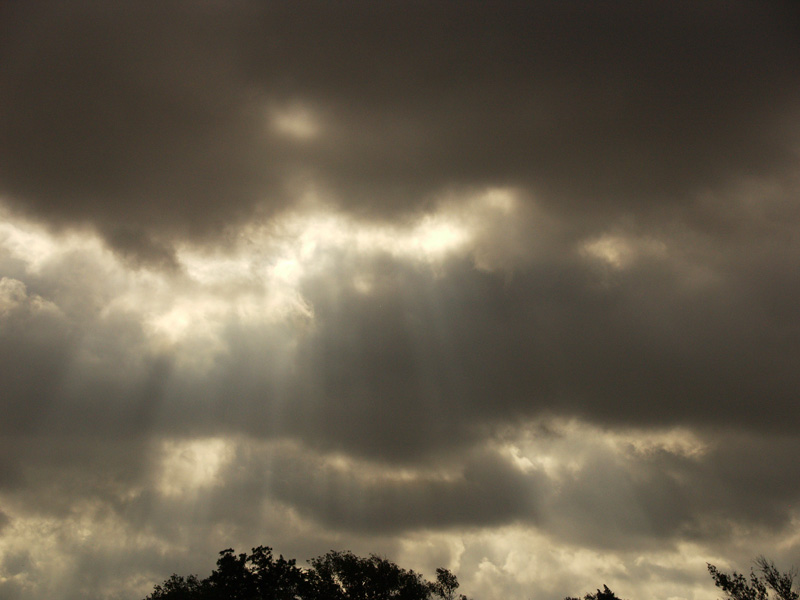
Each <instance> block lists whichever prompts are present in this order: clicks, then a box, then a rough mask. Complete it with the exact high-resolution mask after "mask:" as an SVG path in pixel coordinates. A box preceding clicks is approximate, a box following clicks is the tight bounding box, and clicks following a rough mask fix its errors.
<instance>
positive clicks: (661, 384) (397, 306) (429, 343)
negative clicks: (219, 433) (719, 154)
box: [295, 247, 800, 457]
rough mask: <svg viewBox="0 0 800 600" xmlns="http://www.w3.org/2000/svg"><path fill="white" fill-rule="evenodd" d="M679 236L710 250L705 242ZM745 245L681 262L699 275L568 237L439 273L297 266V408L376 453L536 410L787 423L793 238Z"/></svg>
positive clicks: (413, 447)
mask: <svg viewBox="0 0 800 600" xmlns="http://www.w3.org/2000/svg"><path fill="white" fill-rule="evenodd" d="M683 250H685V251H687V252H688V253H689V254H694V252H698V253H700V254H701V255H702V261H715V260H717V258H716V254H717V249H716V248H715V247H711V248H703V247H699V248H694V249H692V248H686V247H684V248H683ZM680 252H681V250H679V251H678V254H680ZM748 252H749V251H748V249H742V251H741V254H736V255H729V257H728V259H727V260H725V261H724V264H722V265H713V264H711V265H709V264H702V263H701V264H700V265H690V266H691V267H692V268H697V267H700V266H702V267H704V268H709V269H713V271H714V272H713V281H712V282H710V283H704V284H701V285H699V286H697V287H695V284H694V283H693V282H692V281H691V280H687V278H690V276H691V273H690V272H687V271H684V268H685V265H683V264H682V259H681V257H680V256H678V257H676V258H675V259H674V261H673V260H672V259H670V258H650V259H647V258H645V259H643V260H641V261H640V263H639V264H638V265H635V266H632V267H630V268H627V269H623V270H616V269H609V270H605V269H600V270H599V271H598V270H595V269H594V268H593V265H592V264H591V263H590V262H589V263H587V261H586V260H585V259H583V258H582V257H581V256H580V255H579V254H578V253H574V252H573V253H572V254H570V255H564V256H562V257H561V258H560V259H558V262H556V263H554V262H553V261H552V260H551V257H548V259H547V261H545V262H544V263H542V264H532V265H530V266H529V267H528V268H527V269H526V270H525V272H523V273H516V274H515V275H514V277H513V278H511V279H510V280H508V279H507V278H506V277H505V276H503V275H502V274H498V273H488V272H481V271H477V270H475V269H474V268H473V267H472V266H471V265H469V264H467V263H464V262H461V261H454V262H453V263H451V264H449V265H448V268H447V270H446V273H445V274H443V275H442V274H439V275H437V274H434V273H432V272H426V271H420V270H418V269H415V268H413V267H410V266H407V265H404V264H402V263H400V262H394V261H392V260H391V259H385V260H377V261H375V262H373V263H372V264H368V265H365V264H359V265H358V267H348V266H347V265H346V264H343V265H340V266H339V267H338V268H337V269H336V270H335V273H336V275H335V276H331V277H322V278H321V279H319V280H317V281H309V282H308V283H307V287H306V295H307V297H308V299H309V301H310V302H311V304H312V305H313V306H314V310H315V320H316V325H315V329H314V330H313V332H312V333H311V334H309V335H308V336H306V337H304V339H303V343H302V345H301V347H300V350H299V355H298V360H299V361H300V364H301V365H303V367H302V368H301V369H300V371H299V372H300V373H302V378H303V379H302V381H299V382H298V389H299V390H301V391H300V392H299V393H298V396H297V399H296V400H295V403H296V405H297V406H299V407H301V408H300V409H299V410H298V414H302V415H303V417H301V418H300V419H299V421H300V423H299V424H298V426H299V427H301V428H302V429H309V430H310V431H309V434H306V435H310V436H311V439H315V438H316V439H319V440H323V441H324V440H328V441H327V443H330V444H333V445H338V444H346V445H347V446H348V447H351V448H352V449H353V450H356V451H358V452H363V453H364V454H366V455H371V454H375V453H377V454H380V455H384V456H386V457H392V456H394V457H401V456H406V457H410V456H413V455H414V454H418V453H421V456H424V455H425V453H426V452H427V451H428V450H429V449H433V448H437V447H440V448H441V447H447V446H448V445H450V444H453V445H457V444H458V443H459V440H460V439H461V437H462V436H466V437H465V438H464V439H469V438H470V437H471V436H473V435H484V434H485V431H484V430H476V429H475V427H477V426H479V424H480V426H487V424H489V423H492V422H503V421H506V420H508V419H514V418H515V417H516V416H518V415H527V416H529V417H533V416H536V415H540V414H548V413H549V414H553V413H554V414H564V415H571V414H578V415H582V416H583V417H585V418H588V419H590V420H592V421H599V422H605V423H609V424H614V425H621V424H632V425H648V426H650V425H668V424H673V425H688V426H691V427H701V428H713V427H717V426H720V427H727V426H733V427H740V428H746V429H750V428H756V429H761V430H765V431H767V430H773V431H777V430H781V431H786V432H789V431H793V429H794V427H795V423H796V422H797V419H798V414H797V405H796V402H795V401H794V397H795V390H796V389H797V385H798V383H800V382H798V380H797V374H796V370H795V369H794V368H793V366H792V365H793V364H796V361H797V360H798V358H800V357H798V355H797V347H798V346H797V345H796V344H795V343H794V342H793V340H794V339H795V337H796V331H797V329H796V327H797V316H796V314H795V311H794V310H793V309H792V308H791V307H789V306H786V304H785V301H786V299H787V294H788V297H792V294H791V292H790V290H793V289H797V287H798V281H797V277H796V276H795V274H794V271H793V270H792V269H791V268H790V267H789V264H788V262H791V260H792V259H791V256H792V255H794V254H795V253H796V252H795V251H790V252H788V253H784V251H783V249H776V251H775V253H771V252H768V251H765V250H764V249H761V250H760V252H753V253H752V254H751V255H750V256H747V255H748ZM695 258H699V257H695ZM787 261H788V262H787ZM351 268H353V269H354V271H355V272H359V273H362V274H363V272H365V271H366V272H367V273H373V274H375V282H376V283H375V286H374V288H373V290H372V291H371V293H368V294H364V293H363V292H360V291H359V290H358V289H356V288H355V287H354V286H352V285H351V284H350V283H349V282H350V281H352V278H351V277H348V276H347V274H348V273H350V272H351V271H350V269H351ZM315 403H316V404H315ZM313 406H316V408H312V407H313ZM304 410H305V412H303V411H304ZM386 431H393V432H394V433H395V435H394V436H390V437H388V438H387V436H386V435H385V434H384V432H386ZM345 432H346V433H345Z"/></svg>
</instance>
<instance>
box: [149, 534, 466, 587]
mask: <svg viewBox="0 0 800 600" xmlns="http://www.w3.org/2000/svg"><path fill="white" fill-rule="evenodd" d="M309 562H310V564H311V566H310V567H308V568H300V567H298V566H297V564H296V562H295V560H294V559H290V560H287V559H285V558H283V556H279V557H278V558H277V559H275V557H274V556H273V554H272V549H271V548H268V547H266V546H259V547H258V548H253V551H252V554H250V555H247V554H236V553H234V551H233V549H231V548H228V549H226V550H223V551H222V552H220V556H219V559H218V560H217V568H216V569H215V570H214V571H213V572H212V573H211V575H209V576H208V577H207V578H205V579H202V580H200V579H198V578H197V577H196V576H194V575H189V576H188V577H182V576H179V575H172V576H171V577H170V578H169V579H167V580H166V581H165V582H164V583H162V584H161V585H157V586H155V588H154V590H153V593H152V594H150V595H149V596H147V598H146V600H433V599H434V598H441V599H442V600H467V598H466V596H463V595H459V596H456V592H455V590H456V589H457V588H458V579H456V576H455V575H453V574H452V573H451V572H450V571H448V570H447V569H437V570H436V576H437V578H436V581H434V582H430V581H426V580H425V579H424V578H423V577H422V576H421V575H419V574H418V573H415V572H414V571H410V570H409V571H407V570H405V569H402V568H400V567H398V566H397V565H396V564H394V563H393V562H391V561H389V560H387V559H385V558H381V557H379V556H375V555H372V556H370V557H369V558H363V557H360V556H356V555H355V554H353V553H352V552H334V551H331V552H328V553H327V554H325V555H323V556H319V557H317V558H314V559H312V560H311V561H309Z"/></svg>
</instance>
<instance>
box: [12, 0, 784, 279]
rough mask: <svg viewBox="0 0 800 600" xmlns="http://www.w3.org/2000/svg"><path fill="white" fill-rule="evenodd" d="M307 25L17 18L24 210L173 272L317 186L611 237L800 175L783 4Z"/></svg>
mask: <svg viewBox="0 0 800 600" xmlns="http://www.w3.org/2000/svg"><path fill="white" fill-rule="evenodd" d="M311 7H313V10H303V11H293V10H292V11H290V10H287V9H285V8H283V7H279V6H277V5H269V6H264V5H261V4H255V3H237V4H236V5H232V6H227V7H223V6H218V5H206V6H204V7H202V8H201V7H196V6H194V5H191V4H184V3H180V2H177V3H172V4H169V5H166V6H162V5H159V6H158V7H156V5H148V4H144V5H139V6H137V7H136V8H135V9H133V10H127V9H126V10H124V11H123V10H121V9H120V7H108V6H100V5H97V4H95V3H91V2H86V3H80V4H78V5H73V4H71V5H69V6H68V7H67V6H60V7H59V6H56V5H51V6H49V7H48V8H47V10H30V9H28V8H26V7H22V6H16V7H10V8H7V9H6V12H7V16H8V18H7V19H5V21H6V22H7V23H9V26H8V28H7V30H6V33H7V35H6V36H4V38H5V42H4V45H3V48H2V52H3V55H4V56H5V57H6V58H5V60H4V62H5V63H6V64H8V65H9V68H8V69H6V70H5V71H4V73H5V74H4V76H3V77H4V87H5V88H6V89H7V90H8V93H7V95H6V100H5V104H6V110H4V111H3V114H4V115H6V117H5V118H4V119H3V120H2V123H0V129H1V130H2V132H3V136H2V139H3V140H4V142H3V147H2V149H0V152H2V154H1V156H2V159H3V160H2V164H3V170H2V172H1V173H0V184H2V190H3V192H4V194H5V195H6V197H7V198H8V199H9V200H10V201H12V202H13V203H14V204H15V205H16V206H18V207H20V208H23V209H24V210H26V211H28V212H29V213H30V214H35V215H38V216H39V217H41V218H44V219H46V220H48V221H50V222H54V223H60V224H62V225H63V224H75V223H89V224H91V225H93V226H94V227H96V228H97V229H98V230H99V231H101V232H102V234H103V235H104V237H105V239H106V241H107V242H108V243H109V244H110V245H111V246H112V247H114V248H115V249H117V250H118V251H119V252H121V253H123V254H126V253H127V254H131V255H132V256H133V257H134V260H144V261H149V262H153V263H154V264H158V263H159V262H160V263H163V264H167V265H173V266H174V259H173V258H171V256H172V255H171V250H170V249H171V247H172V246H173V244H174V243H175V241H176V240H183V239H193V240H209V239H215V240H216V241H217V242H222V241H224V237H221V236H224V235H225V232H227V231H230V228H234V229H235V228H236V227H237V226H239V225H241V224H242V223H243V222H246V221H247V220H248V219H250V218H251V217H252V216H253V215H255V214H267V215H269V214H272V213H274V212H275V211H280V210H281V209H283V208H285V207H287V206H290V205H294V204H295V203H296V202H297V201H298V199H299V198H300V197H301V196H302V194H303V192H304V191H305V190H307V189H309V188H311V189H322V190H324V192H325V193H326V194H327V195H328V196H329V197H330V199H331V200H333V201H335V202H337V203H339V204H340V205H341V206H343V207H345V208H352V209H354V210H357V211H359V212H363V213H367V214H370V215H371V216H373V217H378V218H384V217H395V216H399V215H403V214H407V212H408V211H415V210H417V209H418V208H420V207H425V206H428V205H429V203H430V201H431V197H432V196H435V195H436V194H440V193H442V192H444V191H447V190H449V189H453V188H455V189H464V188H483V187H486V186H498V185H499V186H508V185H511V186H521V187H525V188H529V189H532V190H535V191H537V192H538V193H539V194H540V195H541V198H542V199H543V200H544V201H546V202H547V203H548V205H550V206H551V207H552V208H554V209H558V210H560V211H568V212H570V213H572V214H574V213H575V212H576V211H577V212H581V213H583V212H585V211H589V212H590V213H592V214H595V215H597V216H600V217H602V216H603V215H605V218H613V217H614V216H616V215H619V214H620V213H621V212H632V213H644V214H647V213H650V212H651V211H652V210H657V206H658V205H659V204H662V203H665V202H666V203H669V204H677V205H684V206H685V205H686V204H687V202H691V198H692V196H693V195H694V194H696V193H699V192H702V191H704V190H709V189H711V190H714V189H718V188H719V186H721V185H725V184H726V183H727V182H728V181H729V179H730V178H731V177H739V176H740V174H741V173H747V174H749V176H755V177H760V178H770V177H773V176H778V177H781V176H782V175H783V174H784V173H786V170H787V169H793V168H794V150H795V149H796V138H797V130H796V128H795V127H792V126H791V123H793V122H794V121H795V120H796V119H795V118H796V114H795V113H796V111H795V109H794V107H795V106H796V103H797V98H798V92H799V91H800V90H798V87H797V84H796V81H795V79H796V78H794V76H793V75H794V72H795V69H794V67H795V65H796V64H797V60H798V56H797V49H796V46H795V45H794V43H793V37H792V35H791V34H792V32H791V31H790V30H789V28H788V22H790V20H791V18H790V15H786V14H784V12H786V11H790V10H791V9H789V8H787V7H784V6H781V5H775V6H769V7H763V6H759V7H756V6H753V5H750V4H732V5H731V4H729V5H726V6H717V7H715V8H713V9H712V7H706V8H692V9H688V8H685V7H684V8H678V7H674V6H672V5H668V4H665V5H660V6H650V7H632V6H630V5H628V4H626V3H622V4H619V5H615V6H607V5H604V6H595V7H582V8H581V9H580V10H578V8H577V7H574V6H564V5H562V4H560V3H552V4H544V5H537V6H536V7H525V6H523V5H519V4H512V3H509V4H506V5H504V7H503V8H502V9H496V8H493V9H492V10H487V9H486V8H485V7H481V6H479V5H477V4H476V5H471V6H469V7H463V6H459V7H458V9H457V10H456V7H454V6H452V5H449V4H447V3H440V4H432V5H427V6H425V7H423V6H417V7H408V6H403V7H402V10H400V7H398V6H392V5H391V4H390V5H385V6H383V7H365V6H362V5H352V6H350V7H346V8H345V7H339V8H338V9H337V10H336V11H333V12H332V9H331V8H330V7H322V6H319V5H317V4H313V5H311ZM331 22H340V23H341V24H342V25H341V26H340V27H336V26H334V27H332V26H330V23H331ZM355 38H357V39H358V43H357V44H354V43H352V41H353V39H355ZM308 40H314V43H313V44H309V43H308ZM576 40H580V43H579V44H578V43H576ZM656 203H658V204H656Z"/></svg>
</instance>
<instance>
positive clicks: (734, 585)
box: [708, 556, 798, 600]
mask: <svg viewBox="0 0 800 600" xmlns="http://www.w3.org/2000/svg"><path fill="white" fill-rule="evenodd" d="M755 562H756V569H750V576H749V577H745V576H744V575H742V574H741V573H737V572H736V571H733V572H732V573H731V574H730V575H729V574H728V573H725V572H723V571H720V570H719V569H718V568H717V567H715V566H714V565H712V564H709V565H708V572H709V573H711V577H712V578H713V579H714V585H716V586H717V587H718V588H720V589H721V590H722V591H723V592H725V594H726V595H727V597H728V598H729V599H730V600H769V597H770V594H769V590H772V592H773V593H774V595H775V597H776V598H777V599H778V600H798V593H797V592H796V591H795V590H794V589H793V588H794V580H795V577H797V571H796V570H795V569H790V570H789V571H787V572H786V573H781V572H780V571H779V570H778V569H777V567H776V566H775V564H774V563H773V562H772V561H770V560H767V559H766V558H764V557H763V556H760V557H758V558H757V559H756V561H755Z"/></svg>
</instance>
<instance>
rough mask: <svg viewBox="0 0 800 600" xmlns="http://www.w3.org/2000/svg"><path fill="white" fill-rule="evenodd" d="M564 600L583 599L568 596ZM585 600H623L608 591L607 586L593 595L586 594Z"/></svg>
mask: <svg viewBox="0 0 800 600" xmlns="http://www.w3.org/2000/svg"><path fill="white" fill-rule="evenodd" d="M564 600H581V599H580V598H575V597H569V596H568V597H566V598H564ZM583 600H621V599H620V598H618V597H617V595H616V594H615V593H614V592H612V591H611V590H610V589H608V586H607V585H604V586H603V589H602V590H597V592H596V593H593V594H586V595H585V596H584V597H583Z"/></svg>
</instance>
